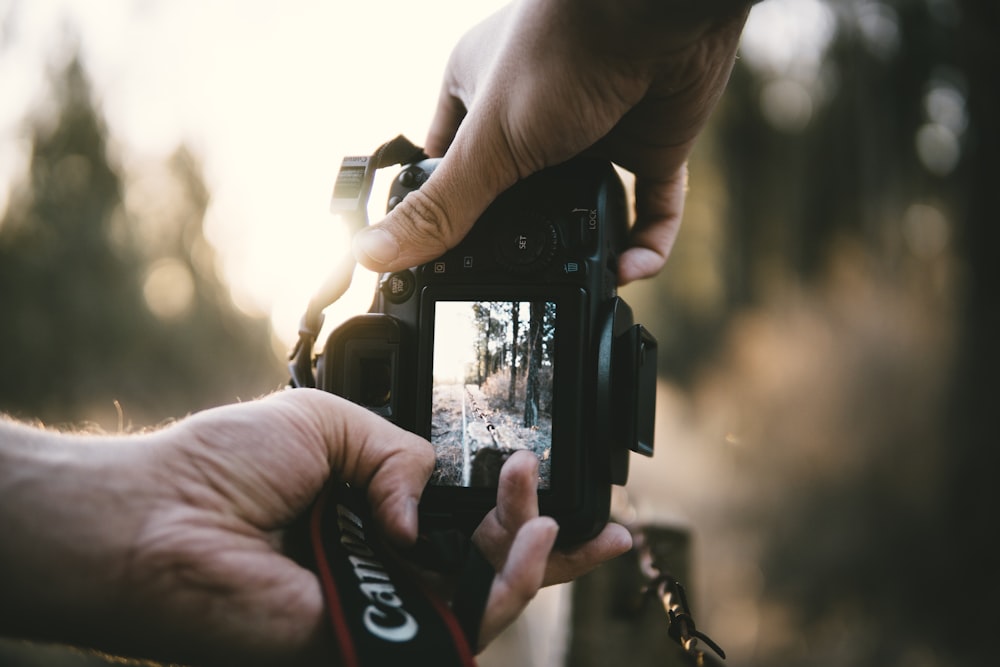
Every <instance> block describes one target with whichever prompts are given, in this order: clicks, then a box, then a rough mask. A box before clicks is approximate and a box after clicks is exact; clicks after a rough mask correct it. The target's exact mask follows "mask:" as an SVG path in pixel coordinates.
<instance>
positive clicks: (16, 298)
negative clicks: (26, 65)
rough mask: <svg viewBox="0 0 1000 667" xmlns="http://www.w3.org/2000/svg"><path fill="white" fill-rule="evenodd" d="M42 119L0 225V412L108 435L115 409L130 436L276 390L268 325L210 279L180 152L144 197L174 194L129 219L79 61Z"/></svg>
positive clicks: (189, 167)
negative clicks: (81, 425) (84, 424)
mask: <svg viewBox="0 0 1000 667" xmlns="http://www.w3.org/2000/svg"><path fill="white" fill-rule="evenodd" d="M45 112H46V113H42V114H38V115H37V116H36V117H35V118H34V119H33V120H32V121H31V124H30V126H29V132H30V135H31V137H32V150H31V158H30V167H29V171H28V174H27V179H26V181H25V182H24V183H23V184H21V185H20V187H18V188H17V189H15V191H14V192H13V194H12V197H11V201H10V205H9V207H8V209H7V211H6V214H5V215H4V218H3V220H2V221H0V304H2V312H3V314H2V316H0V317H2V321H3V324H2V326H0V410H2V411H5V412H9V413H13V414H16V415H20V416H23V417H29V418H40V419H42V420H44V421H47V422H78V421H80V420H92V421H96V422H99V423H101V424H102V425H104V426H109V425H111V426H113V425H114V424H115V421H116V413H115V402H116V401H117V402H118V403H120V405H121V406H122V408H123V410H124V418H125V420H126V421H127V422H130V423H135V424H137V425H138V424H148V423H151V422H157V421H160V420H163V419H166V418H168V417H172V416H178V415H182V414H184V413H185V412H188V411H192V410H196V409H199V408H201V407H205V406H208V405H212V404H218V403H222V402H227V401H231V400H233V399H234V398H235V397H237V396H253V395H257V394H259V393H261V392H263V391H265V390H267V389H269V388H273V387H275V386H277V384H278V383H279V381H280V377H281V373H280V370H279V369H278V363H277V360H276V359H275V358H274V355H273V353H272V345H271V339H270V331H269V327H268V325H267V323H266V322H265V321H263V320H261V319H253V318H249V317H246V316H244V315H242V314H241V313H240V312H239V311H237V310H236V309H235V307H234V306H233V305H232V302H231V300H230V299H229V298H228V295H227V292H226V290H225V287H224V286H223V284H222V283H221V282H220V280H219V279H218V277H217V276H216V274H215V269H214V255H213V253H212V250H211V248H210V247H209V246H208V244H207V243H206V241H205V239H204V237H203V234H202V222H203V218H204V213H205V210H206V207H207V205H208V200H209V195H208V191H207V189H206V187H205V185H204V182H203V180H202V177H201V174H200V172H199V167H198V164H197V161H196V160H195V159H194V157H193V156H192V155H191V154H190V153H189V152H187V151H186V150H184V149H180V150H178V152H177V153H176V154H175V156H174V157H173V159H172V160H171V162H170V164H169V165H168V166H167V169H166V170H164V173H162V174H160V177H161V178H160V182H159V185H157V186H155V187H152V188H149V189H148V190H147V192H153V193H155V192H157V190H158V189H159V191H161V192H162V190H163V189H164V188H166V189H169V196H166V197H163V196H161V197H160V201H159V202H158V203H159V205H158V206H156V207H150V206H145V207H142V206H139V207H136V210H134V211H133V210H130V209H129V207H127V206H126V205H125V200H126V199H127V197H126V196H125V188H126V186H125V182H124V181H123V177H122V175H121V172H120V169H119V168H118V166H117V165H116V164H115V163H114V161H113V159H112V157H111V156H112V152H111V151H110V150H109V140H108V130H107V127H106V125H105V123H104V121H103V119H102V117H101V115H100V113H99V111H98V109H97V108H96V106H95V104H94V101H93V97H92V93H91V87H90V84H89V81H88V79H87V76H86V74H85V72H84V69H83V67H82V66H81V63H80V61H79V59H78V58H73V59H72V60H71V61H70V62H69V64H68V65H67V66H66V67H65V69H64V70H63V71H62V72H61V73H60V74H59V75H58V76H57V77H55V78H54V79H53V81H52V96H51V108H49V109H46V110H45ZM147 203H148V202H147ZM154 216H155V217H156V218H157V219H152V217H154Z"/></svg>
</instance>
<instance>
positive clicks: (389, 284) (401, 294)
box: [379, 271, 416, 303]
mask: <svg viewBox="0 0 1000 667" xmlns="http://www.w3.org/2000/svg"><path fill="white" fill-rule="evenodd" d="M415 287H416V280H415V279H414V277H413V274H412V273H411V272H410V271H397V272H396V273H393V274H391V275H388V276H386V277H385V278H383V279H382V284H381V285H380V286H379V289H381V290H382V295H383V296H384V297H385V298H386V299H388V300H389V301H391V302H392V303H403V302H404V301H406V300H407V299H409V298H410V297H411V296H413V290H414V289H415Z"/></svg>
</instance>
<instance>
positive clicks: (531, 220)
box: [494, 213, 559, 273]
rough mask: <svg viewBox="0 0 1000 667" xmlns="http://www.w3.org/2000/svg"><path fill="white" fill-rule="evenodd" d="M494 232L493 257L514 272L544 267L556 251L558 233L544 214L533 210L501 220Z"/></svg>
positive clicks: (530, 271) (533, 270) (532, 270)
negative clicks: (494, 254)
mask: <svg viewBox="0 0 1000 667" xmlns="http://www.w3.org/2000/svg"><path fill="white" fill-rule="evenodd" d="M497 228H498V229H497V231H496V233H495V235H494V236H495V239H496V242H497V245H496V258H497V262H498V263H499V264H500V266H502V267H503V268H505V269H507V270H508V271H511V272H514V273H532V272H535V271H541V270H543V269H545V268H546V267H547V266H548V265H549V264H550V263H551V262H552V258H553V257H554V256H555V254H556V248H557V247H558V245H559V236H558V233H557V232H556V228H555V225H553V224H552V223H551V222H550V221H549V220H548V219H547V218H545V217H544V216H542V215H539V214H537V213H529V214H523V215H519V216H518V217H517V219H516V220H514V221H510V220H503V221H500V224H498V225H497Z"/></svg>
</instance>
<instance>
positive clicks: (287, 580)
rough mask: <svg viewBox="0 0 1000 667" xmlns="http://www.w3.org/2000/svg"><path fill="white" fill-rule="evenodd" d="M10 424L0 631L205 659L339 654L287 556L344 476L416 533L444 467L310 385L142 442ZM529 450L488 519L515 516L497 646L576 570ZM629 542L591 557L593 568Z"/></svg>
mask: <svg viewBox="0 0 1000 667" xmlns="http://www.w3.org/2000/svg"><path fill="white" fill-rule="evenodd" d="M9 426H10V425H8V424H4V423H0V463H2V464H3V465H0V531H2V534H3V536H4V542H3V546H2V547H0V564H2V565H3V566H4V567H3V570H2V572H0V584H2V588H3V590H4V591H5V594H4V596H3V598H2V599H0V631H2V632H4V634H8V635H11V636H17V637H22V638H28V639H36V640H43V641H58V642H61V643H70V644H75V645H78V646H88V647H92V648H97V649H100V650H102V651H106V652H111V653H115V654H119V655H125V656H131V657H142V658H151V659H157V660H166V661H169V662H180V663H191V664H198V665H229V664H242V665H268V664H281V665H300V664H301V665H312V664H324V665H326V664H332V663H333V661H334V658H333V656H334V651H333V647H332V644H331V635H330V632H329V628H328V626H327V620H326V619H327V616H326V614H325V611H324V600H323V595H322V591H321V587H320V583H319V581H318V579H317V578H316V576H315V575H314V574H313V573H312V572H311V571H309V570H307V569H305V568H303V567H301V566H300V565H299V564H298V563H296V562H295V561H294V560H292V559H291V558H289V557H288V556H287V554H286V549H285V544H284V541H283V531H284V529H285V528H286V527H287V526H289V524H291V523H292V522H293V521H294V520H295V519H296V517H298V516H300V515H301V514H302V513H303V512H304V511H305V510H306V509H307V508H308V506H309V505H310V504H311V503H312V501H313V499H314V498H315V497H316V495H317V494H318V493H319V491H320V489H321V488H322V487H323V485H324V484H325V483H326V480H327V478H328V477H329V476H330V475H331V474H332V473H336V474H337V476H338V477H339V478H341V479H343V480H345V481H348V482H350V483H352V484H353V485H356V486H359V487H362V488H366V489H367V499H368V502H369V505H370V507H371V510H372V515H373V518H374V519H375V521H376V523H377V524H378V526H379V527H380V529H381V531H382V532H383V534H384V536H385V537H386V538H387V539H388V541H389V542H390V543H395V544H397V545H400V546H405V545H408V544H411V543H412V542H413V541H414V540H415V538H416V534H417V512H416V510H417V503H418V499H419V497H420V494H421V492H422V490H423V487H424V485H425V483H426V481H427V479H428V477H429V475H430V472H431V469H432V467H433V450H432V448H431V447H430V445H429V444H428V443H427V442H426V441H425V440H423V439H422V438H419V437H417V436H415V435H413V434H411V433H408V432H407V431H404V430H402V429H399V428H397V427H396V426H394V425H392V424H390V423H389V422H387V421H386V420H384V419H382V418H381V417H378V416H376V415H374V414H372V413H371V412H369V411H367V410H364V409H363V408H360V407H358V406H355V405H353V404H351V403H349V402H347V401H345V400H343V399H340V398H338V397H336V396H333V395H331V394H326V393H324V392H319V391H310V390H305V389H297V390H294V391H288V392H282V393H279V394H275V395H273V396H270V397H268V398H266V399H264V400H260V401H253V402H250V403H244V404H240V405H234V406H227V407H224V408H217V409H214V410H208V411H205V412H202V413H198V414H196V415H194V416H193V417H190V418H188V419H185V420H183V421H181V422H178V423H176V424H174V425H172V426H170V427H168V428H166V429H163V430H161V431H156V432H153V433H150V434H146V435H142V436H131V437H102V436H90V437H88V436H66V435H59V434H52V433H46V432H42V431H38V430H36V429H27V428H23V427H18V428H14V429H13V430H11V429H10V428H8V427H9ZM522 458H523V457H522ZM527 458H528V459H529V460H528V461H527V465H525V464H524V462H523V461H522V462H520V463H519V462H518V461H517V460H515V464H514V465H513V466H511V467H509V470H507V472H505V474H504V480H505V481H503V482H502V483H501V487H502V488H501V494H500V505H499V507H498V510H497V511H495V512H494V513H492V514H491V515H490V516H491V517H493V519H490V518H488V519H487V521H486V522H484V526H492V525H494V524H495V525H496V526H497V528H496V529H489V530H488V532H487V535H489V536H490V539H488V540H486V541H484V542H482V548H484V549H485V550H486V551H487V552H488V553H489V554H490V556H491V558H492V559H494V564H495V566H496V567H497V570H498V572H499V574H498V576H497V578H496V581H495V583H494V589H493V591H492V593H491V596H490V599H489V601H488V604H487V608H486V612H485V615H484V619H483V626H482V627H483V630H482V632H481V634H480V636H481V638H482V639H483V640H484V641H483V642H482V643H481V645H480V647H482V646H485V644H486V643H487V641H488V640H489V639H490V638H492V637H493V636H495V635H496V634H497V633H498V632H499V631H500V630H501V629H502V628H503V627H505V626H506V625H508V624H509V623H511V622H512V621H513V620H514V619H515V618H516V617H517V615H518V614H519V613H520V612H521V610H522V609H523V607H524V605H526V604H527V602H528V601H529V600H530V599H531V597H533V595H534V594H535V592H536V591H537V589H538V587H539V586H540V585H541V584H542V582H543V577H544V578H548V579H549V580H550V581H551V580H553V579H557V578H559V577H560V576H566V573H567V570H566V568H565V567H564V566H563V565H562V564H561V562H562V560H563V558H562V557H561V556H558V555H557V556H553V558H552V559H551V561H549V562H551V563H552V564H553V565H550V567H549V568H546V562H547V560H546V559H547V557H548V556H549V552H550V550H551V548H552V544H553V542H554V539H555V533H556V529H555V524H554V522H552V520H551V519H548V518H537V498H536V495H535V488H534V485H535V477H536V475H537V472H536V468H535V467H534V466H536V465H537V463H532V461H534V457H530V456H529V457H527ZM515 459H517V457H515ZM11 473H12V474H13V476H12V477H9V476H8V475H10V474H11ZM25 480H27V481H25ZM512 483H513V484H514V488H513V489H509V488H508V487H509V486H510V485H511V484H512ZM532 507H534V512H532V509H531V508H532ZM491 521H494V523H490V522H491ZM611 551H612V550H611V549H595V550H593V551H591V552H588V553H589V556H587V557H586V558H585V562H584V563H583V564H584V566H590V567H592V566H594V565H596V564H597V563H598V562H600V561H601V560H602V559H604V558H606V557H609V554H610V555H614V554H613V553H611ZM573 571H576V570H570V571H569V574H570V575H571V574H572V572H573ZM546 572H548V575H546Z"/></svg>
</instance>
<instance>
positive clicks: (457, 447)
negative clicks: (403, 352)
mask: <svg viewBox="0 0 1000 667" xmlns="http://www.w3.org/2000/svg"><path fill="white" fill-rule="evenodd" d="M435 307H436V310H435V317H434V357H433V376H434V384H433V391H432V406H431V429H430V433H431V437H430V440H431V444H433V445H434V449H435V452H436V454H437V463H436V465H435V467H434V473H433V475H432V476H431V482H430V483H431V484H433V485H435V486H457V487H496V486H497V480H498V479H499V475H500V468H501V467H502V466H503V463H504V462H505V461H506V460H507V458H508V457H510V455H511V454H513V453H514V452H516V451H518V450H521V449H527V450H529V451H531V452H533V453H534V454H535V456H537V457H538V462H539V468H538V472H539V482H538V488H540V489H547V488H549V485H550V482H551V454H552V379H553V377H554V373H555V337H556V304H555V302H552V301H438V302H437V303H436V304H435Z"/></svg>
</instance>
